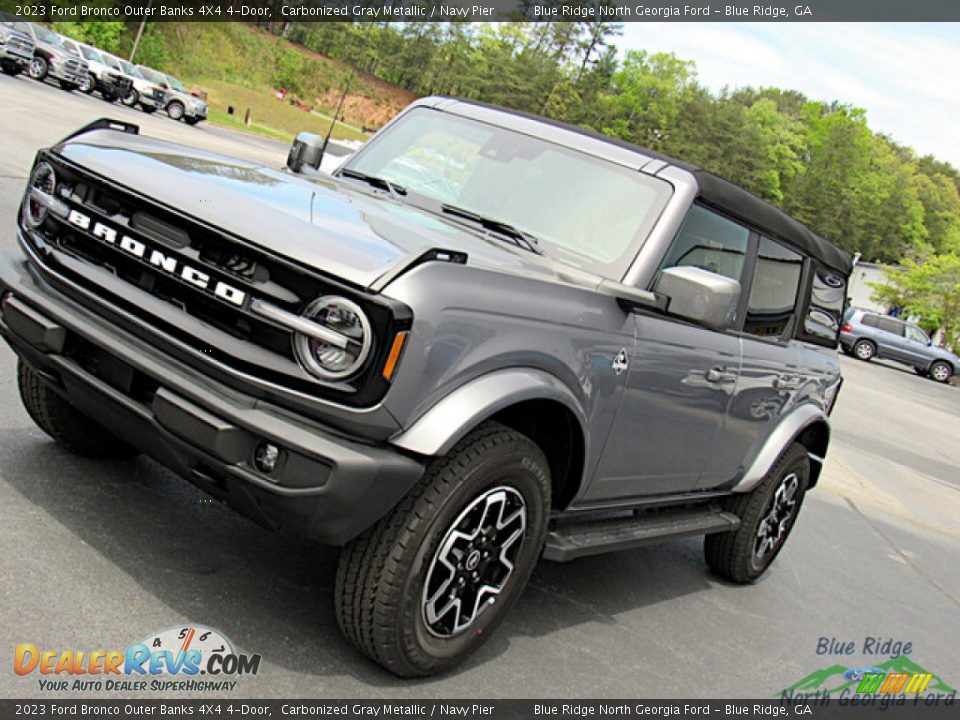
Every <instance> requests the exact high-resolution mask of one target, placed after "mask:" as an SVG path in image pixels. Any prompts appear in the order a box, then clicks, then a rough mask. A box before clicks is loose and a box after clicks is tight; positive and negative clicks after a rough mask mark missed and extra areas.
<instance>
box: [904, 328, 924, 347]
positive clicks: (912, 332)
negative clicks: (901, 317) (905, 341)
mask: <svg viewBox="0 0 960 720" xmlns="http://www.w3.org/2000/svg"><path fill="white" fill-rule="evenodd" d="M907 337H908V338H910V339H911V340H913V341H915V342H918V343H921V344H923V345H929V344H930V338H928V337H927V334H926V333H925V332H923V330H921V329H920V328H915V327H913V325H907Z"/></svg>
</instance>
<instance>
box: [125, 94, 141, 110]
mask: <svg viewBox="0 0 960 720" xmlns="http://www.w3.org/2000/svg"><path fill="white" fill-rule="evenodd" d="M138 102H140V93H138V92H137V91H136V90H131V91H130V92H129V93H127V95H126V97H124V98H123V104H124V105H126V106H127V107H134V106H135V105H136V104H137V103H138Z"/></svg>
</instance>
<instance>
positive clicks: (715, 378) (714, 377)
mask: <svg viewBox="0 0 960 720" xmlns="http://www.w3.org/2000/svg"><path fill="white" fill-rule="evenodd" d="M704 377H706V379H707V382H712V383H718V382H733V381H734V380H736V379H737V376H736V375H734V374H733V373H728V372H726V369H725V368H720V367H714V368H710V369H709V370H707V372H706V373H704Z"/></svg>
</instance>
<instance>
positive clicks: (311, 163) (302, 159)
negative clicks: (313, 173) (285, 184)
mask: <svg viewBox="0 0 960 720" xmlns="http://www.w3.org/2000/svg"><path fill="white" fill-rule="evenodd" d="M323 146H324V140H323V138H322V137H320V136H319V135H315V134H314V133H308V132H302V133H300V134H299V135H297V137H296V138H295V139H294V141H293V144H292V145H290V154H289V155H287V167H288V168H290V170H291V172H295V173H298V172H300V170H301V169H302V168H303V166H304V165H307V166H308V167H312V168H313V169H314V170H319V169H320V160H321V158H322V157H323V149H324V147H323Z"/></svg>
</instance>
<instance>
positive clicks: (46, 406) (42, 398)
mask: <svg viewBox="0 0 960 720" xmlns="http://www.w3.org/2000/svg"><path fill="white" fill-rule="evenodd" d="M17 384H18V385H19V387H20V399H21V400H22V401H23V406H24V407H25V408H26V410H27V413H28V414H29V415H30V417H31V418H32V419H33V421H34V422H35V423H36V424H37V426H38V427H39V428H40V429H41V430H43V431H44V432H45V433H46V434H47V435H49V436H50V437H52V438H53V439H54V440H56V441H57V442H58V443H60V445H62V446H63V447H65V448H67V449H68V450H70V451H71V452H74V453H76V454H77V455H84V456H85V457H92V458H113V459H121V458H130V457H134V456H136V455H138V454H139V452H138V451H137V450H136V449H135V448H133V447H131V446H130V445H128V444H127V443H125V442H123V441H122V440H120V439H119V438H117V437H116V436H115V435H113V434H112V433H110V431H109V430H106V429H105V428H104V427H103V426H102V425H100V424H99V423H97V422H96V421H95V420H93V419H91V418H89V417H87V416H86V415H84V414H83V413H81V412H80V411H79V410H77V409H76V408H75V407H73V405H71V404H70V403H68V402H67V401H66V400H64V399H63V398H62V397H60V395H58V394H57V393H56V392H55V391H54V390H53V389H52V388H51V387H50V386H49V385H47V384H46V383H45V382H44V381H43V380H41V379H40V376H39V375H38V374H37V373H36V371H34V370H32V369H31V368H30V367H29V366H28V365H27V364H26V363H24V362H23V361H22V360H21V361H20V362H19V363H18V364H17Z"/></svg>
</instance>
